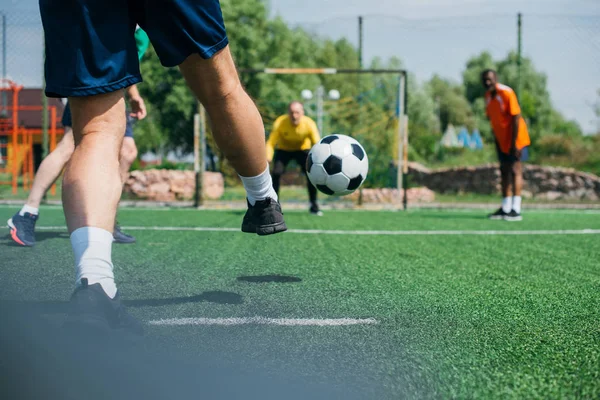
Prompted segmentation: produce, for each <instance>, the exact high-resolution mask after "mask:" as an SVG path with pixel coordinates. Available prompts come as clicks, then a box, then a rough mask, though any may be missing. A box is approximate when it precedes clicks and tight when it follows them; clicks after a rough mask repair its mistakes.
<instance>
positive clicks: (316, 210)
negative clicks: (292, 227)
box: [308, 204, 323, 217]
mask: <svg viewBox="0 0 600 400" xmlns="http://www.w3.org/2000/svg"><path fill="white" fill-rule="evenodd" d="M308 212H310V213H311V214H312V215H316V216H317V217H322V216H323V211H321V209H320V208H319V206H318V205H316V204H313V205H312V206H310V208H309V209H308Z"/></svg>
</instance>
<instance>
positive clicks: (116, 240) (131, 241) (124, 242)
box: [113, 238, 136, 244]
mask: <svg viewBox="0 0 600 400" xmlns="http://www.w3.org/2000/svg"><path fill="white" fill-rule="evenodd" d="M113 242H114V243H119V244H133V243H135V242H136V240H135V239H133V240H129V241H126V240H118V239H115V238H113Z"/></svg>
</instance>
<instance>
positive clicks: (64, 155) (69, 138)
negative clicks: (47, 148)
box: [52, 127, 75, 164]
mask: <svg viewBox="0 0 600 400" xmlns="http://www.w3.org/2000/svg"><path fill="white" fill-rule="evenodd" d="M74 150H75V142H74V140H73V130H72V129H71V128H70V127H67V128H65V133H64V135H63V137H62V139H61V141H60V142H58V144H57V145H56V148H55V149H54V151H53V152H52V154H54V155H55V156H56V157H58V158H60V159H61V161H62V162H63V163H65V164H66V163H67V162H68V161H69V160H70V159H71V156H72V155H73V151H74Z"/></svg>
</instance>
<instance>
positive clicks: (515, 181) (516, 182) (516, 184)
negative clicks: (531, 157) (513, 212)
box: [511, 161, 523, 196]
mask: <svg viewBox="0 0 600 400" xmlns="http://www.w3.org/2000/svg"><path fill="white" fill-rule="evenodd" d="M511 167H512V168H511V175H512V187H513V196H520V195H521V190H522V189H523V164H522V163H521V162H520V161H517V162H515V163H513V164H512V166H511Z"/></svg>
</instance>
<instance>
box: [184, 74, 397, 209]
mask: <svg viewBox="0 0 600 400" xmlns="http://www.w3.org/2000/svg"><path fill="white" fill-rule="evenodd" d="M239 73H240V79H241V80H242V82H243V84H244V86H245V88H246V90H247V91H248V93H249V94H250V95H251V96H252V97H253V99H254V100H255V102H256V105H257V106H258V108H259V110H260V112H261V115H262V117H263V121H264V123H265V132H266V134H267V135H268V134H269V132H270V131H271V127H272V124H273V122H274V121H275V119H277V117H279V116H280V115H283V114H285V113H286V112H287V107H288V105H289V103H290V102H291V101H300V102H302V103H303V105H304V109H305V113H306V115H307V116H309V117H311V118H312V119H313V120H314V121H315V122H316V124H317V126H318V128H319V132H320V134H321V137H324V136H327V135H331V134H344V135H348V136H351V137H353V138H355V139H356V140H358V141H359V142H360V143H361V144H362V145H363V146H364V148H365V150H366V152H367V154H368V156H369V175H368V177H367V180H366V181H365V185H364V186H363V188H364V187H371V188H390V187H394V186H395V187H397V188H398V189H399V190H398V191H397V192H394V198H393V199H391V200H392V201H393V202H394V203H395V204H397V205H402V206H403V208H404V209H406V207H407V197H406V195H405V193H406V191H405V190H402V189H403V188H404V187H405V186H406V173H407V172H408V164H407V159H408V119H407V72H406V71H405V70H402V69H338V68H264V69H241V70H240V71H239ZM203 120H204V118H202V117H200V116H198V117H197V118H196V132H197V135H196V137H198V139H197V140H195V142H196V143H199V146H198V147H199V148H200V149H199V150H198V152H197V155H198V157H197V159H198V158H200V159H201V158H203V157H202V156H203V155H202V150H201V149H203V148H204V145H203V144H202V142H203V132H204V129H203V128H204V124H203ZM203 165H204V163H203V162H199V163H197V165H196V167H197V168H200V169H201V168H202V167H203ZM197 172H198V170H197ZM199 176H201V174H199ZM283 184H285V182H283ZM199 185H202V182H199ZM389 200H390V199H388V201H389ZM332 201H333V200H332ZM344 201H350V200H349V199H344ZM351 201H355V202H356V203H357V204H359V205H360V204H362V203H363V196H362V190H361V191H359V193H356V194H355V197H353V198H352V199H351Z"/></svg>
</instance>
